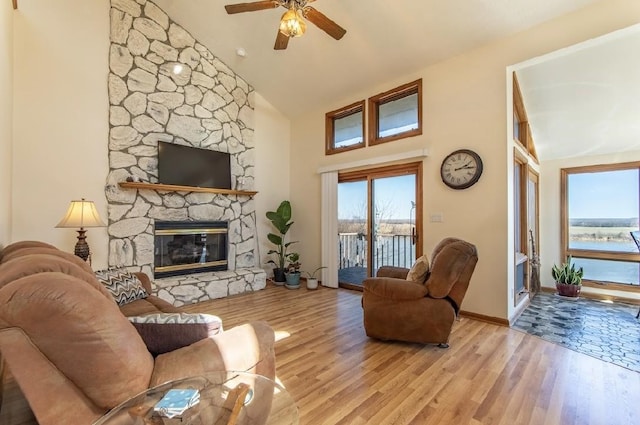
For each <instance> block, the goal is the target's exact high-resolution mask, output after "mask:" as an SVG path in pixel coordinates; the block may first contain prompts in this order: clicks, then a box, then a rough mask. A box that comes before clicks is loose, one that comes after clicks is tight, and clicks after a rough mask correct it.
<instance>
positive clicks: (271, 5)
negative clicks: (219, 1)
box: [224, 0, 280, 15]
mask: <svg viewBox="0 0 640 425" xmlns="http://www.w3.org/2000/svg"><path fill="white" fill-rule="evenodd" d="M278 6H280V3H278V2H277V1H276V0H265V1H255V2H253V3H237V4H228V5H226V6H225V7H224V8H225V9H226V10H227V13H228V14H230V15H232V14H234V13H243V12H255V11H257V10H265V9H275V8H276V7H278Z"/></svg>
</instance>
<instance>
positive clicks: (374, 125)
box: [369, 79, 422, 145]
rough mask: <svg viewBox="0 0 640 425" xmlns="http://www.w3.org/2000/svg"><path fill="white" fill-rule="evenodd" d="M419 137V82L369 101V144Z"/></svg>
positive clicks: (420, 88)
mask: <svg viewBox="0 0 640 425" xmlns="http://www.w3.org/2000/svg"><path fill="white" fill-rule="evenodd" d="M419 134H422V79H420V80H416V81H414V82H411V83H408V84H405V85H402V86H400V87H396V88H395V89H392V90H389V91H387V92H384V93H380V94H379V95H377V96H373V97H371V98H370V99H369V144H370V145H375V144H378V143H384V142H390V141H392V140H397V139H401V138H405V137H412V136H417V135H419Z"/></svg>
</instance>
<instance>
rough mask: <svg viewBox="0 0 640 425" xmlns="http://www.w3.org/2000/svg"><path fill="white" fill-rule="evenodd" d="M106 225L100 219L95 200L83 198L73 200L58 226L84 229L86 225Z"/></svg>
mask: <svg viewBox="0 0 640 425" xmlns="http://www.w3.org/2000/svg"><path fill="white" fill-rule="evenodd" d="M105 226H106V224H104V223H103V222H102V220H101V219H100V216H99V215H98V210H97V209H96V206H95V204H94V203H93V201H86V200H85V199H84V198H82V199H81V200H80V201H71V205H69V209H68V210H67V213H66V214H65V216H64V217H63V218H62V220H60V223H58V225H57V226H56V227H72V228H78V227H79V228H81V229H82V228H84V227H105Z"/></svg>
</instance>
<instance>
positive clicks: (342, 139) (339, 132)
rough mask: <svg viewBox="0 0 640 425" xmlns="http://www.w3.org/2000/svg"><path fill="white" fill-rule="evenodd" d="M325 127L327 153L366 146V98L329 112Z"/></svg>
mask: <svg viewBox="0 0 640 425" xmlns="http://www.w3.org/2000/svg"><path fill="white" fill-rule="evenodd" d="M325 127H326V128H325V134H326V148H325V152H326V154H327V155H331V154H334V153H338V152H344V151H348V150H351V149H358V148H362V147H364V145H365V141H364V129H365V127H364V100H362V101H360V102H356V103H354V104H351V105H349V106H345V107H344V108H340V109H337V110H335V111H332V112H329V113H327V114H326V118H325Z"/></svg>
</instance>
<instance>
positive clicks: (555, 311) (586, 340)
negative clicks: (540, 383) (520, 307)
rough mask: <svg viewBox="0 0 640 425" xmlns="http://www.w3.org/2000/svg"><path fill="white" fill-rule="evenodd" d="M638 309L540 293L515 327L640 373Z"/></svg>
mask: <svg viewBox="0 0 640 425" xmlns="http://www.w3.org/2000/svg"><path fill="white" fill-rule="evenodd" d="M637 313H638V306H633V305H630V304H622V303H615V304H609V303H604V302H602V301H596V300H591V299H586V298H578V299H576V300H572V299H568V298H565V297H560V296H558V295H556V294H549V293H540V294H538V295H536V296H535V297H534V298H533V300H532V301H531V304H530V305H529V306H528V307H527V308H526V309H525V311H524V312H523V313H522V315H521V316H520V317H519V318H518V320H517V321H516V323H515V324H514V325H513V328H514V329H517V330H520V331H523V332H526V333H528V334H531V335H535V336H538V337H540V338H542V339H544V340H546V341H550V342H554V343H556V344H560V345H562V346H564V347H567V348H570V349H572V350H575V351H578V352H580V353H584V354H588V355H590V356H593V357H596V358H598V359H601V360H604V361H607V362H610V363H614V364H616V365H619V366H622V367H625V368H627V369H631V370H634V371H636V372H640V320H639V319H636V314H637Z"/></svg>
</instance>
